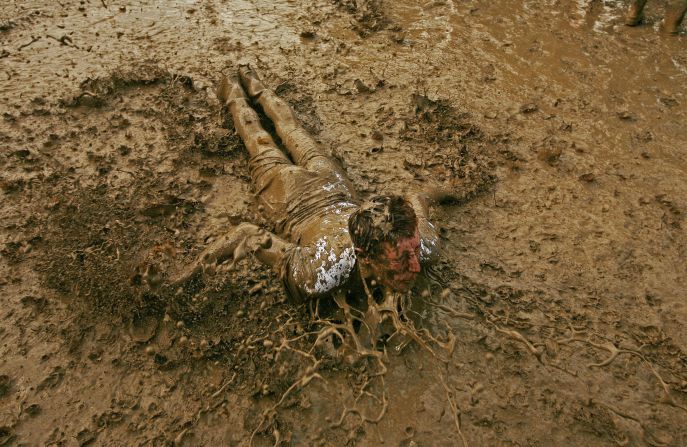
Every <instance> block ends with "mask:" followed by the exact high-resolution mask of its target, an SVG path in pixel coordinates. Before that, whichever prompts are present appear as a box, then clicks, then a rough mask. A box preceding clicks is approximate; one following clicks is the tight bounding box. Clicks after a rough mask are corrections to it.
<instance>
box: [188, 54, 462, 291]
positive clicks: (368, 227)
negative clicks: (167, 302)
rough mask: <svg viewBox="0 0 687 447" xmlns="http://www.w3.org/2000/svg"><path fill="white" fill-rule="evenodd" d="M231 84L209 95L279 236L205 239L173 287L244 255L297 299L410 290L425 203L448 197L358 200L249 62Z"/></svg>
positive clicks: (248, 232)
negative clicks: (235, 138)
mask: <svg viewBox="0 0 687 447" xmlns="http://www.w3.org/2000/svg"><path fill="white" fill-rule="evenodd" d="M238 78H239V79H236V78H233V79H228V78H226V77H225V78H223V80H222V82H221V85H220V87H219V89H218V92H217V94H218V98H219V99H220V101H221V103H222V104H223V105H225V106H226V107H227V108H228V109H229V112H230V113H231V116H232V118H233V122H234V126H235V129H236V131H237V133H238V134H239V136H240V137H241V139H242V140H243V142H244V144H245V147H246V149H247V150H248V153H249V155H250V172H251V178H252V183H253V187H254V189H255V192H256V194H257V197H258V200H259V203H260V205H261V206H262V209H263V212H264V213H265V214H266V215H267V216H266V217H268V218H270V219H272V221H273V222H274V223H275V224H276V232H277V233H278V235H275V234H272V233H270V232H267V231H265V230H263V229H261V228H259V227H257V226H256V225H253V224H251V223H242V224H240V225H238V226H237V227H235V228H234V229H233V230H231V231H230V232H229V233H228V234H226V235H223V236H221V237H219V238H218V239H216V240H215V241H213V242H211V243H210V244H209V245H208V246H207V247H206V248H205V250H204V251H203V252H202V253H201V255H200V258H199V260H198V261H197V262H196V263H194V264H193V265H191V266H189V268H187V269H186V271H185V272H183V273H182V274H181V275H180V277H179V278H178V279H177V280H176V281H174V283H175V284H183V283H184V282H185V281H188V280H189V279H190V278H191V277H194V276H195V275H198V274H200V273H209V272H214V271H215V270H216V269H217V268H218V267H219V266H220V265H222V264H223V263H224V265H225V266H227V265H228V266H229V268H231V266H233V264H234V263H235V262H237V261H238V260H240V259H242V258H243V257H245V256H246V255H247V254H249V253H252V254H254V255H255V256H256V257H257V259H258V260H260V261H261V262H262V263H264V264H266V265H269V266H271V267H272V268H273V269H274V270H275V271H276V272H277V274H278V275H279V276H280V278H281V281H282V283H283V284H284V287H285V289H286V292H287V295H288V296H289V297H290V298H291V299H292V300H294V301H297V302H304V301H311V300H316V299H319V298H322V297H326V296H329V295H331V294H333V293H335V292H337V291H342V292H344V293H345V294H346V295H349V296H350V295H355V294H358V295H359V296H366V295H367V296H369V295H370V293H371V292H370V290H374V289H375V288H379V287H382V288H384V289H385V291H387V292H388V291H394V292H405V291H407V290H408V289H410V288H411V286H412V285H413V283H414V281H415V279H416V277H417V275H418V273H420V271H421V269H422V266H423V265H427V264H429V263H431V262H432V261H433V259H435V257H436V253H437V248H438V242H439V236H438V234H437V231H436V230H435V228H434V226H433V225H432V224H431V223H430V222H429V220H428V219H427V215H428V203H429V202H431V201H442V202H443V201H450V200H451V199H452V195H451V194H450V193H449V192H446V191H445V190H444V189H441V188H435V189H434V191H433V192H432V193H431V194H422V193H415V194H411V195H409V196H408V197H402V196H399V195H378V196H374V197H372V198H370V199H369V200H366V201H361V200H360V199H359V198H358V196H357V194H356V193H355V191H354V189H353V187H352V185H351V183H350V182H349V180H347V179H346V176H345V174H344V173H343V171H342V170H341V168H340V167H339V166H338V165H337V163H335V162H334V160H332V159H330V158H329V157H327V156H326V155H325V154H324V153H323V151H322V149H321V148H320V147H319V145H318V144H317V143H316V142H315V140H314V139H313V138H312V137H311V136H310V135H309V134H308V132H307V131H306V130H305V129H303V127H301V126H300V125H299V123H298V120H297V118H296V117H295V115H294V113H293V111H292V110H291V108H290V107H289V105H288V104H287V103H286V102H284V101H283V100H282V99H281V98H279V97H278V96H277V95H276V94H275V93H274V92H273V91H271V90H269V89H267V88H265V86H264V85H263V83H262V82H261V80H260V79H259V78H258V76H257V75H256V74H255V72H254V71H253V70H252V69H251V68H250V67H249V66H247V65H246V66H241V67H240V68H239V77H238ZM244 89H245V93H244ZM246 93H247V96H246ZM254 103H255V104H256V105H257V106H259V107H261V108H262V110H263V111H264V113H265V115H267V117H269V119H270V120H271V121H272V123H273V124H274V128H275V131H276V134H277V135H278V136H279V138H280V139H281V143H282V145H283V146H284V147H285V149H286V150H287V151H288V156H287V154H286V153H284V152H282V150H281V149H280V148H279V147H278V146H277V144H276V143H275V141H274V140H273V138H272V136H271V135H270V134H269V133H268V132H267V131H266V130H265V129H264V128H263V127H262V125H261V123H260V118H259V116H258V113H257V112H256V111H255V109H254V106H253V104H254ZM292 160H293V162H292ZM365 291H367V294H365V293H362V294H361V293H360V292H365ZM377 299H379V298H377ZM366 301H367V300H366V299H365V300H364V301H363V302H366Z"/></svg>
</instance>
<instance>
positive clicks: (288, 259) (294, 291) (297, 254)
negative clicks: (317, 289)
mask: <svg viewBox="0 0 687 447" xmlns="http://www.w3.org/2000/svg"><path fill="white" fill-rule="evenodd" d="M310 255H311V254H310V253H309V250H307V248H306V249H304V248H303V247H299V246H296V245H294V246H292V247H290V248H289V249H287V250H286V251H285V252H284V257H283V258H282V262H281V264H280V268H279V277H280V279H281V282H282V284H283V285H284V289H285V290H286V294H287V295H288V297H289V299H290V300H291V301H292V302H295V303H302V302H305V301H309V300H310V299H314V298H316V296H315V294H313V293H312V289H311V287H309V284H311V283H312V282H313V277H314V272H313V269H312V259H311V258H312V257H311V256H310Z"/></svg>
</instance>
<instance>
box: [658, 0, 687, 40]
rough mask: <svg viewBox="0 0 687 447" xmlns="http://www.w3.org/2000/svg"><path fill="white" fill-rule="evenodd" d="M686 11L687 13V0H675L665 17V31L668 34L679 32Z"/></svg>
mask: <svg viewBox="0 0 687 447" xmlns="http://www.w3.org/2000/svg"><path fill="white" fill-rule="evenodd" d="M685 13H687V0H673V2H672V4H670V5H669V6H668V9H667V10H666V15H665V17H664V18H663V31H664V32H666V33H668V34H677V32H678V29H679V28H680V24H681V23H682V19H684V17H685Z"/></svg>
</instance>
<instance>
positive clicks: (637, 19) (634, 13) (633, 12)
mask: <svg viewBox="0 0 687 447" xmlns="http://www.w3.org/2000/svg"><path fill="white" fill-rule="evenodd" d="M643 21H644V14H642V10H641V9H640V8H639V7H638V6H637V5H635V4H633V5H631V6H630V9H629V10H628V11H627V15H626V16H625V25H627V26H637V25H639V24H640V23H642V22H643Z"/></svg>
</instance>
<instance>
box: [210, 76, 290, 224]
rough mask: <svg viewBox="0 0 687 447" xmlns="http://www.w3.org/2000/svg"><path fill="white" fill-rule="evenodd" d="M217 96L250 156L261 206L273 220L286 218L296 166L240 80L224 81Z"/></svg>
mask: <svg viewBox="0 0 687 447" xmlns="http://www.w3.org/2000/svg"><path fill="white" fill-rule="evenodd" d="M217 97H218V98H219V100H220V102H221V103H222V104H224V105H226V106H228V107H229V111H230V113H231V117H232V119H233V121H234V128H235V129H236V132H237V133H238V134H239V136H240V137H241V140H243V144H244V145H245V146H246V150H248V154H249V155H250V157H251V158H250V170H251V179H252V182H253V185H254V187H255V192H256V194H258V196H259V198H260V200H261V202H262V204H263V205H264V206H265V208H267V211H268V213H269V214H271V217H273V218H276V219H280V218H282V217H283V216H284V215H285V212H286V211H285V207H286V204H287V203H288V198H287V194H288V188H287V187H285V185H287V184H288V183H291V182H289V179H288V177H289V175H290V174H291V173H292V172H293V170H294V169H293V168H295V166H294V165H293V164H292V163H291V161H290V160H289V159H288V157H287V156H286V155H285V154H284V153H283V152H282V151H281V150H280V149H279V147H277V145H276V144H275V143H274V140H273V139H272V136H271V135H270V134H269V133H268V132H267V131H266V130H265V129H263V127H262V125H261V124H260V118H259V117H258V114H257V112H256V111H255V110H253V108H252V107H251V105H250V103H249V101H248V98H246V95H245V93H244V92H243V88H242V87H241V85H240V84H239V82H238V79H231V80H230V79H227V78H226V77H225V78H223V79H222V83H221V84H220V87H219V89H218V90H217Z"/></svg>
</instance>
